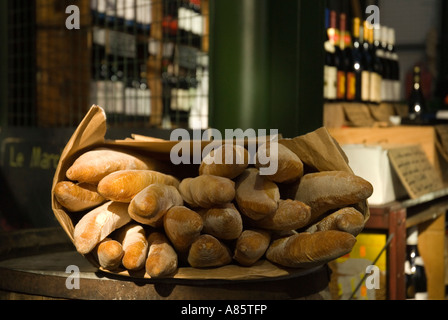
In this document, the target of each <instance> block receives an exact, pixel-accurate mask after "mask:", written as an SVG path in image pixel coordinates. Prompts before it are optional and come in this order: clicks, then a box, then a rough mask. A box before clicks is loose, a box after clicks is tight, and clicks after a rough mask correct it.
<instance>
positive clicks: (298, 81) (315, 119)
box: [210, 0, 324, 137]
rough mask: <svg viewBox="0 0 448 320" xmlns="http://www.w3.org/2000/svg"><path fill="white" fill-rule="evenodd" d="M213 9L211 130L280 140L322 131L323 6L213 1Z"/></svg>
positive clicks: (295, 1) (286, 0)
mask: <svg viewBox="0 0 448 320" xmlns="http://www.w3.org/2000/svg"><path fill="white" fill-rule="evenodd" d="M210 9H211V11H210V14H211V16H210V21H211V26H210V43H211V47H210V125H211V127H213V128H216V129H219V130H221V131H222V130H224V129H235V128H241V129H243V130H246V129H248V128H253V129H278V130H279V132H280V133H282V134H283V135H284V136H285V137H294V136H297V135H300V134H303V133H307V132H310V131H313V130H315V129H317V128H319V127H321V126H322V117H323V116H322V113H323V99H322V86H323V79H322V78H323V59H324V56H323V41H324V31H323V30H324V29H323V28H324V24H323V13H324V1H305V0H281V1H278V0H225V1H223V0H212V1H211V4H210Z"/></svg>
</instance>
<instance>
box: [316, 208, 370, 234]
mask: <svg viewBox="0 0 448 320" xmlns="http://www.w3.org/2000/svg"><path fill="white" fill-rule="evenodd" d="M364 224H365V222H364V216H363V214H362V213H361V212H359V211H358V210H356V209H355V208H352V207H347V208H343V209H340V210H338V211H336V212H333V213H331V214H329V215H328V216H326V217H325V218H323V219H322V220H320V221H319V222H318V223H317V224H316V225H315V229H316V231H326V230H340V231H345V232H348V233H350V234H352V235H353V236H355V237H356V236H357V235H358V234H360V233H361V231H362V230H363V229H364Z"/></svg>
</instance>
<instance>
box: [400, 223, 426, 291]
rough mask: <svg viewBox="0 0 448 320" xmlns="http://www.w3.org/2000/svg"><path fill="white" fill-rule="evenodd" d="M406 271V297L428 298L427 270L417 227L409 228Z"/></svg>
mask: <svg viewBox="0 0 448 320" xmlns="http://www.w3.org/2000/svg"><path fill="white" fill-rule="evenodd" d="M404 272H405V275H406V299H409V300H427V299H428V292H427V281H426V270H425V265H424V263H423V259H422V257H421V256H420V253H419V251H418V229H417V227H412V228H410V229H409V230H408V237H407V239H406V260H405V265H404Z"/></svg>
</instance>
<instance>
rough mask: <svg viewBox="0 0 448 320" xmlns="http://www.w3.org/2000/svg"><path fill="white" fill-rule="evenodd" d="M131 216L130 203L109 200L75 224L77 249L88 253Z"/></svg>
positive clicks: (74, 236) (74, 233) (74, 234)
mask: <svg viewBox="0 0 448 320" xmlns="http://www.w3.org/2000/svg"><path fill="white" fill-rule="evenodd" d="M129 221H131V217H130V216H129V214H128V204H126V203H119V202H113V201H109V202H106V203H105V204H103V205H101V206H99V207H97V208H95V209H93V210H92V211H90V212H89V213H87V214H86V215H84V216H83V217H82V218H81V220H79V221H78V223H77V224H76V226H75V230H74V232H73V238H74V244H75V247H76V250H77V251H78V252H79V253H81V254H87V253H89V252H90V251H92V250H93V249H94V248H95V246H96V245H97V244H98V243H100V242H101V241H102V240H104V239H105V238H106V237H107V236H108V235H109V234H111V233H112V231H114V230H116V229H118V228H120V227H122V226H124V225H125V224H127V223H128V222H129Z"/></svg>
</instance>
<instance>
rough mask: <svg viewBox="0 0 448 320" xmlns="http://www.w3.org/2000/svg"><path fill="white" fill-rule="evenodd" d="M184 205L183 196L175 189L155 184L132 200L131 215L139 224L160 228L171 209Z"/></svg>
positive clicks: (130, 205)
mask: <svg viewBox="0 0 448 320" xmlns="http://www.w3.org/2000/svg"><path fill="white" fill-rule="evenodd" d="M182 205H183V200H182V196H181V195H180V193H179V191H178V190H177V189H176V188H175V187H173V186H169V185H165V184H160V183H154V184H151V185H149V186H147V187H146V188H144V189H143V190H142V191H140V192H139V193H137V194H136V195H135V197H134V198H133V199H132V200H131V203H130V204H129V215H130V216H131V218H132V219H134V220H135V221H137V222H140V223H143V224H146V225H150V226H152V227H156V228H158V227H161V226H162V225H163V216H164V215H165V213H166V212H167V211H168V209H169V208H171V207H173V206H182Z"/></svg>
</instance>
